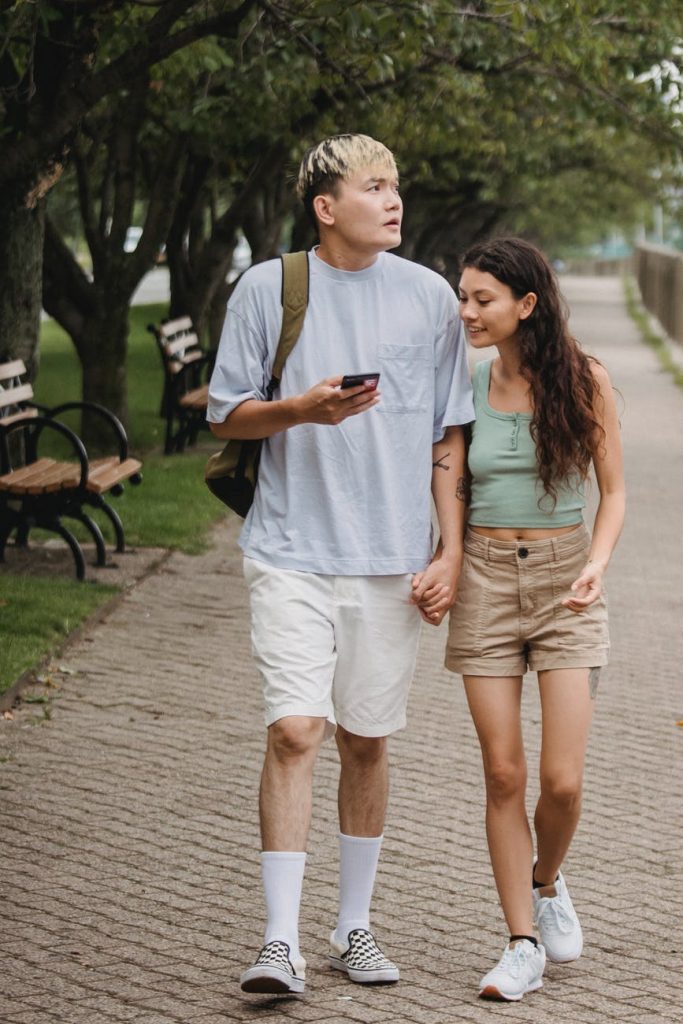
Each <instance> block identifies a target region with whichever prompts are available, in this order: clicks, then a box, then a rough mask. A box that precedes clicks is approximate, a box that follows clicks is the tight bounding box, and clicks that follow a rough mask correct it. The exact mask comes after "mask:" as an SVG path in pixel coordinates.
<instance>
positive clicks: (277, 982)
mask: <svg viewBox="0 0 683 1024" xmlns="http://www.w3.org/2000/svg"><path fill="white" fill-rule="evenodd" d="M304 985H305V981H304V979H303V978H295V977H294V975H292V974H289V972H288V971H283V970H282V969H281V968H280V967H249V968H248V969H247V970H246V971H245V972H244V974H243V975H242V977H241V978H240V988H241V989H242V991H243V992H260V993H264V994H267V993H271V994H275V995H278V994H279V995H282V994H283V993H286V992H303V990H304Z"/></svg>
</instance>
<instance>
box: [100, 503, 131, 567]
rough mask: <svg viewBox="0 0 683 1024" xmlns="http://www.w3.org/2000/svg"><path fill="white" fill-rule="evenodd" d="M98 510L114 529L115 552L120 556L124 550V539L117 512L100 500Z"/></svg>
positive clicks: (121, 524)
mask: <svg viewBox="0 0 683 1024" xmlns="http://www.w3.org/2000/svg"><path fill="white" fill-rule="evenodd" d="M99 508H101V509H102V511H103V512H104V514H105V516H106V517H107V519H108V520H109V522H110V523H111V524H112V526H113V527H114V533H115V534H116V550H117V551H118V552H119V554H121V553H122V552H123V551H125V550H126V539H125V537H124V535H123V523H122V522H121V520H120V519H119V515H118V512H115V511H114V509H113V508H112V507H111V505H108V504H107V503H106V501H103V500H102V499H100V502H99Z"/></svg>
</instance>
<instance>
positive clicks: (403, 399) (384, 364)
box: [377, 345, 434, 413]
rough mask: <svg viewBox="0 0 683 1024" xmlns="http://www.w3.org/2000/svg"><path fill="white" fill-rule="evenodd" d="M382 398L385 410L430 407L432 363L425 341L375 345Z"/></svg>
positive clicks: (406, 411) (383, 410)
mask: <svg viewBox="0 0 683 1024" xmlns="http://www.w3.org/2000/svg"><path fill="white" fill-rule="evenodd" d="M377 355H378V358H379V371H380V381H379V390H380V391H381V392H382V400H381V402H380V405H379V408H380V410H381V411H382V412H385V413H411V412H425V411H428V410H429V409H431V407H432V395H433V392H434V367H433V357H432V349H431V347H430V346H429V345H378V346H377Z"/></svg>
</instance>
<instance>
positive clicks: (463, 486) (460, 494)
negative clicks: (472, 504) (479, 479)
mask: <svg viewBox="0 0 683 1024" xmlns="http://www.w3.org/2000/svg"><path fill="white" fill-rule="evenodd" d="M455 496H456V498H457V499H458V501H467V481H466V480H465V477H464V476H459V477H458V482H457V484H456V485H455Z"/></svg>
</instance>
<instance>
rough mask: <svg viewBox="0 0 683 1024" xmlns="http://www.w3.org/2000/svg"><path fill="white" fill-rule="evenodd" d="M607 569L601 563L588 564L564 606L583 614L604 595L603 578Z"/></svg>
mask: <svg viewBox="0 0 683 1024" xmlns="http://www.w3.org/2000/svg"><path fill="white" fill-rule="evenodd" d="M604 571H605V569H604V566H603V565H602V564H601V563H600V562H588V564H587V565H586V567H585V569H584V570H583V572H582V573H581V575H580V576H579V577H578V579H576V580H575V581H574V582H573V583H572V585H571V594H570V596H569V597H565V598H564V600H563V601H562V604H563V605H564V606H565V608H569V610H570V611H572V612H576V613H577V614H578V613H580V612H583V611H585V610H586V608H588V606H589V605H591V604H593V602H594V601H596V600H597V599H598V598H599V597H600V594H601V593H602V577H603V573H604Z"/></svg>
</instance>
